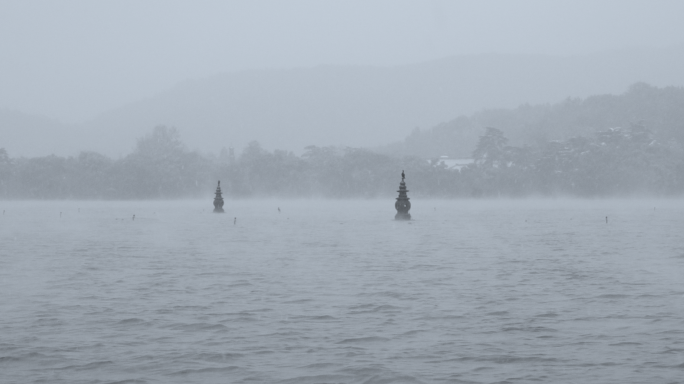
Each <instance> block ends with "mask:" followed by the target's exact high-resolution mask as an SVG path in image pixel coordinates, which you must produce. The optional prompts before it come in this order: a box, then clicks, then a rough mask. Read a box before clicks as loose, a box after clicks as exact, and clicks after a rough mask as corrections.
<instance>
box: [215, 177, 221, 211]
mask: <svg viewBox="0 0 684 384" xmlns="http://www.w3.org/2000/svg"><path fill="white" fill-rule="evenodd" d="M214 212H215V213H223V196H221V180H219V182H218V186H217V187H216V197H214Z"/></svg>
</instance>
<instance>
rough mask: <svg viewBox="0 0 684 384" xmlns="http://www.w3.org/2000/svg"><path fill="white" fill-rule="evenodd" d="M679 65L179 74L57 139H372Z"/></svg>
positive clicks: (663, 56)
mask: <svg viewBox="0 0 684 384" xmlns="http://www.w3.org/2000/svg"><path fill="white" fill-rule="evenodd" d="M683 67H684V46H676V47H670V48H662V49H629V50H620V51H610V52H599V53H594V54H590V55H578V56H567V57H561V56H545V55H509V54H486V55H471V56H456V57H450V58H445V59H440V60H434V61H429V62H424V63H419V64H413V65H404V66H395V67H361V66H318V67H314V68H298V69H282V70H251V71H243V72H235V73H228V74H221V75H216V76H212V77H208V78H204V79H200V80H195V81H187V82H184V83H182V84H179V85H178V86H176V87H174V88H173V89H170V90H168V91H166V92H162V93H160V94H158V95H156V96H154V97H151V98H149V99H147V100H143V101H139V102H135V103H131V104H129V105H126V106H122V107H120V108H117V109H113V110H110V111H108V112H106V113H103V114H100V115H99V116H97V117H95V118H94V119H92V120H90V121H87V122H84V123H82V124H79V125H78V126H77V127H74V130H73V131H70V132H69V133H68V134H65V135H64V137H65V139H64V140H63V141H64V145H63V147H64V148H71V146H70V144H73V143H75V142H77V143H78V144H80V149H82V150H94V151H98V152H101V153H104V154H107V155H110V156H117V155H121V154H126V153H128V152H130V150H131V149H132V148H133V146H134V145H135V140H136V138H139V137H141V136H143V135H144V134H145V133H147V132H149V131H150V129H151V128H152V127H154V126H156V125H169V126H175V127H177V128H178V129H179V131H180V133H181V138H182V140H183V141H184V142H185V143H187V144H188V146H189V147H190V148H192V149H195V148H197V149H200V150H202V151H209V152H214V153H217V152H218V151H219V150H220V149H221V148H222V147H229V146H232V147H235V148H237V150H238V151H239V150H241V149H242V148H243V147H244V146H245V145H246V144H247V143H248V142H249V141H251V140H257V141H259V142H260V143H261V144H262V145H263V146H264V148H267V149H274V148H280V149H286V150H292V151H295V152H298V153H301V152H302V150H303V148H304V147H305V146H308V145H317V146H327V145H336V146H352V147H377V146H381V145H386V144H388V143H392V142H397V141H401V140H403V138H405V137H406V136H407V135H409V134H410V133H411V132H412V130H413V129H414V128H415V127H422V128H428V127H432V126H435V125H437V124H440V123H441V122H445V121H450V120H453V119H454V117H456V116H461V115H468V114H473V113H475V112H477V111H480V110H483V109H486V108H514V107H517V106H519V105H521V104H525V103H530V104H539V103H549V102H557V101H559V100H564V99H566V98H568V97H573V98H576V97H587V96H590V95H594V94H606V93H621V92H624V90H625V89H626V88H627V87H628V86H629V85H631V84H634V83H635V82H639V81H643V82H646V83H649V84H652V85H656V86H667V85H675V86H681V85H684V72H682V71H681V69H680V68H683ZM0 119H2V118H1V117H0ZM8 129H13V128H11V127H10V126H8V124H7V123H6V122H5V121H4V120H0V134H2V136H0V137H4V135H5V132H7V130H8ZM60 129H64V131H65V132H67V131H69V129H67V128H64V127H62V128H60ZM36 140H40V138H36ZM3 141H5V140H3ZM30 141H33V140H30ZM54 144H55V145H57V144H59V141H57V142H55V143H54ZM13 145H14V143H13V142H9V143H8V144H5V143H4V142H0V147H1V146H5V147H6V148H7V150H8V151H9V152H10V153H21V150H20V149H19V148H18V149H16V150H15V149H13ZM62 153H64V152H62ZM46 154H47V153H46ZM58 154H59V153H58ZM72 154H73V153H72Z"/></svg>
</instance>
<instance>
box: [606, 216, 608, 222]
mask: <svg viewBox="0 0 684 384" xmlns="http://www.w3.org/2000/svg"><path fill="white" fill-rule="evenodd" d="M606 224H608V216H606Z"/></svg>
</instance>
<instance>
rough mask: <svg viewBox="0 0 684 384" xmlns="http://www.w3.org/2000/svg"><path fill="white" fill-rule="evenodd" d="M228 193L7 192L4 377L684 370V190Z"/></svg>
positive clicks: (272, 378)
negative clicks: (83, 198)
mask: <svg viewBox="0 0 684 384" xmlns="http://www.w3.org/2000/svg"><path fill="white" fill-rule="evenodd" d="M278 207H280V209H281V213H279V212H278ZM225 208H226V213H225V214H223V215H220V214H212V213H211V199H208V200H207V201H182V202H179V201H165V202H63V201H58V202H0V210H2V209H4V210H5V213H4V215H3V216H1V217H0V382H2V383H368V384H373V383H527V382H543V383H672V382H676V383H681V382H683V381H684V201H677V200H621V201H579V200H575V201H573V200H541V201H533V200H523V201H477V200H462V201H419V200H415V199H414V208H413V209H412V210H411V213H412V214H413V217H414V221H411V222H395V221H393V220H392V218H393V217H394V213H395V212H394V209H393V201H392V200H388V201H303V200H302V201H297V200H291V201H287V200H282V201H277V200H260V201H258V200H245V201H227V202H226V206H225ZM60 212H62V214H61V217H60ZM134 214H135V215H136V218H135V220H132V216H133V215H134ZM606 216H608V223H606V220H605V217H606ZM234 218H237V220H236V222H234V220H235V219H234Z"/></svg>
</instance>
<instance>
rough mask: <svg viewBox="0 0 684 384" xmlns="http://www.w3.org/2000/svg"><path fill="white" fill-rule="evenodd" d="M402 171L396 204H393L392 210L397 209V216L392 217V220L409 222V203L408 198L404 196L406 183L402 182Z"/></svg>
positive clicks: (406, 190) (402, 172)
mask: <svg viewBox="0 0 684 384" xmlns="http://www.w3.org/2000/svg"><path fill="white" fill-rule="evenodd" d="M405 177H406V175H404V171H401V183H399V190H398V191H397V192H399V197H397V202H396V203H394V208H396V209H397V214H396V215H395V216H394V220H411V214H410V213H409V209H411V202H410V201H409V198H408V196H406V192H408V189H406V183H405V182H404V178H405Z"/></svg>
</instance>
